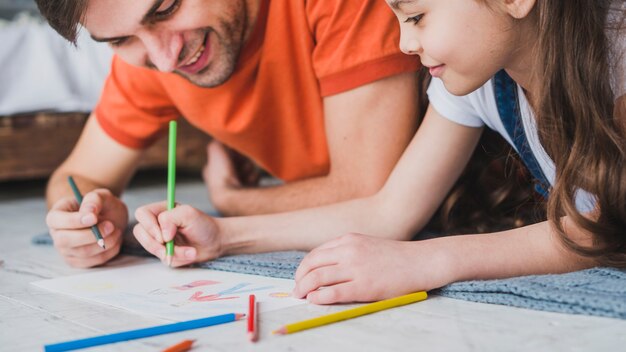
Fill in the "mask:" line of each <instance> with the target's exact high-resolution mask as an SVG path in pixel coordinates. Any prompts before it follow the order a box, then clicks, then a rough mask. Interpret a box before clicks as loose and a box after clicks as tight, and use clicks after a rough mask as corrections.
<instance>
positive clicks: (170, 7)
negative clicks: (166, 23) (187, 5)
mask: <svg viewBox="0 0 626 352" xmlns="http://www.w3.org/2000/svg"><path fill="white" fill-rule="evenodd" d="M179 6H180V0H166V1H164V2H163V3H162V4H161V6H159V8H158V9H157V10H156V12H155V13H154V16H155V17H156V18H157V19H159V20H161V19H165V18H167V17H168V16H169V15H171V14H172V13H174V11H176V10H177V9H178V7H179Z"/></svg>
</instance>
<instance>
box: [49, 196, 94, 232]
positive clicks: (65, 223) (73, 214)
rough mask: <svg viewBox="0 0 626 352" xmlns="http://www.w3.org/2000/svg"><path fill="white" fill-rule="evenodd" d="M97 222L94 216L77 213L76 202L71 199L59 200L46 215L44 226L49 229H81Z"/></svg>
mask: <svg viewBox="0 0 626 352" xmlns="http://www.w3.org/2000/svg"><path fill="white" fill-rule="evenodd" d="M97 221H98V219H97V218H96V216H95V214H93V213H81V212H79V211H78V202H77V201H76V200H75V199H72V198H63V199H61V200H59V201H58V202H56V203H55V204H54V205H53V206H52V208H51V209H50V211H49V212H48V214H47V215H46V224H47V225H48V227H49V228H51V229H82V228H85V227H87V226H93V225H95V224H96V222H97Z"/></svg>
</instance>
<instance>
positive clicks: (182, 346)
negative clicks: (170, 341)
mask: <svg viewBox="0 0 626 352" xmlns="http://www.w3.org/2000/svg"><path fill="white" fill-rule="evenodd" d="M194 342H195V340H184V341H181V342H179V343H177V344H175V345H173V346H170V347H168V348H166V349H164V350H163V352H185V351H189V350H190V349H191V345H193V343H194Z"/></svg>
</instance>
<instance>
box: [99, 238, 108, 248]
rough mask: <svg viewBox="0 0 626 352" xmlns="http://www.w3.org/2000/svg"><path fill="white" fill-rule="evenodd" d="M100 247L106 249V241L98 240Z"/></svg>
mask: <svg viewBox="0 0 626 352" xmlns="http://www.w3.org/2000/svg"><path fill="white" fill-rule="evenodd" d="M98 246H100V247H102V249H106V247H105V246H104V240H98Z"/></svg>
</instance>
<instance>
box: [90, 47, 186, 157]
mask: <svg viewBox="0 0 626 352" xmlns="http://www.w3.org/2000/svg"><path fill="white" fill-rule="evenodd" d="M155 73H156V72H153V71H151V70H148V69H144V68H139V67H135V66H131V65H129V64H127V63H125V62H124V61H122V60H121V59H120V58H118V57H117V56H114V57H113V62H112V65H111V73H110V74H109V76H108V77H107V79H106V82H105V84H104V88H103V91H102V95H101V97H100V101H99V102H98V104H97V105H96V108H95V114H96V118H97V119H98V122H99V123H100V126H101V127H102V129H103V130H104V131H105V132H106V133H107V134H108V135H109V136H110V137H111V138H113V139H114V140H116V141H117V142H119V143H120V144H122V145H125V146H127V147H129V148H134V149H143V148H147V147H148V146H150V145H151V144H152V143H154V141H156V140H157V139H158V138H159V137H160V136H161V135H162V134H163V133H164V132H165V130H166V128H167V124H168V122H169V121H170V120H175V119H177V118H178V116H179V113H178V110H177V109H176V108H175V107H174V106H173V104H172V102H171V100H170V99H169V97H168V96H167V94H166V92H165V90H164V89H163V86H162V84H161V82H160V81H159V79H158V78H157V77H156V75H155Z"/></svg>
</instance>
